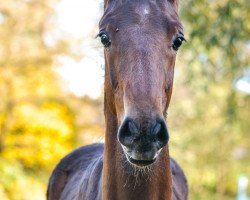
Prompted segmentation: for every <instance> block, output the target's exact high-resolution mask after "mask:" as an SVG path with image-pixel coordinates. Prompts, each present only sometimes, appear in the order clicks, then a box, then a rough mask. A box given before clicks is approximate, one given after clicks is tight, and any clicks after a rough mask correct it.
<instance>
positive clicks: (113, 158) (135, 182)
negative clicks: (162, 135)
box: [102, 77, 172, 200]
mask: <svg viewBox="0 0 250 200" xmlns="http://www.w3.org/2000/svg"><path fill="white" fill-rule="evenodd" d="M106 78H107V77H106ZM105 80H106V79H105ZM105 85H106V83H105ZM104 96H105V97H104V108H105V119H106V132H105V147H104V161H103V177H102V178H103V185H102V199H103V200H117V199H119V200H128V199H130V200H140V199H143V200H160V199H162V200H171V199H172V189H171V188H172V176H171V170H170V159H169V151H168V147H165V148H164V149H162V152H161V154H160V155H159V158H158V159H157V161H156V163H154V164H152V166H150V168H148V169H145V170H143V171H141V170H142V169H141V170H139V168H135V167H133V166H132V165H131V164H129V163H128V161H127V160H126V158H125V156H124V153H123V150H122V148H121V145H120V144H119V143H118V140H117V131H118V123H117V116H116V114H115V109H114V102H113V98H112V92H111V90H108V88H107V86H105V94H104Z"/></svg>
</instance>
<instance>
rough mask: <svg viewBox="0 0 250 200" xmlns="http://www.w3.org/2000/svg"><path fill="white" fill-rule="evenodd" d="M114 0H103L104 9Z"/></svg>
mask: <svg viewBox="0 0 250 200" xmlns="http://www.w3.org/2000/svg"><path fill="white" fill-rule="evenodd" d="M112 1H114V0H104V9H106V7H107V5H108V4H110V3H111V2H112Z"/></svg>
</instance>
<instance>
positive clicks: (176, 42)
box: [172, 36, 185, 51]
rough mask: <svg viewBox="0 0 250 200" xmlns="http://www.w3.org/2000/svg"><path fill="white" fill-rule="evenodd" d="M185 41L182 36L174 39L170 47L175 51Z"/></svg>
mask: <svg viewBox="0 0 250 200" xmlns="http://www.w3.org/2000/svg"><path fill="white" fill-rule="evenodd" d="M183 41H185V38H184V37H183V36H178V37H176V38H175V39H174V42H173V44H172V47H173V49H174V50H175V51H177V50H178V49H179V47H180V46H181V45H182V42H183Z"/></svg>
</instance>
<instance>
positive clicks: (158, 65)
mask: <svg viewBox="0 0 250 200" xmlns="http://www.w3.org/2000/svg"><path fill="white" fill-rule="evenodd" d="M99 37H100V38H101V42H102V43H103V45H104V47H105V64H106V66H105V67H106V73H105V76H107V77H106V79H105V80H108V83H105V85H106V87H108V88H110V90H111V91H112V92H111V93H112V98H113V99H114V104H115V105H114V107H115V114H116V116H117V120H118V125H119V131H118V136H117V138H118V140H119V143H120V144H121V146H122V149H123V151H124V154H125V155H126V158H127V159H128V161H129V162H131V163H133V164H135V165H137V166H146V165H149V164H151V163H153V162H154V161H155V160H156V158H157V156H158V154H159V153H160V150H161V149H162V148H163V147H164V146H165V145H166V144H167V143H168V140H169V133H168V129H167V126H166V121H165V119H164V118H165V114H166V111H167V108H168V105H169V102H170V98H171V93H172V85H173V76H174V64H175V57H176V52H177V50H178V48H179V47H180V45H181V43H182V41H183V40H184V37H183V34H182V26H181V23H180V22H179V18H178V15H177V13H176V7H175V5H174V4H173V3H171V2H168V1H166V0H162V1H155V2H154V1H150V2H147V3H146V1H145V2H144V3H142V2H140V1H127V2H123V3H121V2H120V3H119V2H118V1H111V3H110V4H109V5H107V6H106V10H105V13H104V15H103V17H102V20H101V21H100V33H99Z"/></svg>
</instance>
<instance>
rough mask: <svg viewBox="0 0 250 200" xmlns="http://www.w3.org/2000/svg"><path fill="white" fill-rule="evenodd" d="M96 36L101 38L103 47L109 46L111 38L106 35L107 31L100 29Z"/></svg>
mask: <svg viewBox="0 0 250 200" xmlns="http://www.w3.org/2000/svg"><path fill="white" fill-rule="evenodd" d="M98 36H99V37H100V38H101V42H102V44H103V46H104V47H106V48H107V47H110V45H111V40H110V38H109V36H108V33H107V32H106V31H101V32H100V33H99V34H98Z"/></svg>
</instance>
